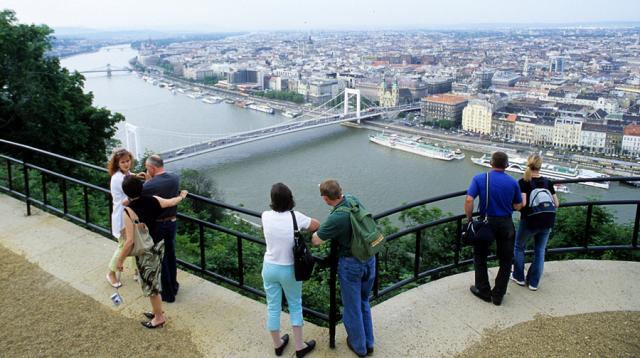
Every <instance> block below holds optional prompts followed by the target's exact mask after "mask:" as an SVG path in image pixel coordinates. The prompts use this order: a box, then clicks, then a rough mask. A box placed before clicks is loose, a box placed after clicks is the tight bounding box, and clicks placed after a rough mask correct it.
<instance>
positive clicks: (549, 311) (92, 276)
mask: <svg viewBox="0 0 640 358" xmlns="http://www.w3.org/2000/svg"><path fill="white" fill-rule="evenodd" d="M0 244H1V245H3V246H5V247H7V248H9V249H10V250H12V251H14V252H16V253H19V254H22V255H24V257H25V258H26V259H27V260H29V261H31V262H34V263H36V264H37V265H39V266H40V267H41V268H42V269H43V270H45V271H47V272H49V273H50V274H52V275H53V276H56V277H57V278H59V279H61V280H62V281H65V282H67V283H68V284H69V285H71V286H72V287H74V288H76V289H77V290H79V291H81V292H82V293H84V294H86V295H88V296H91V297H92V298H93V299H95V300H96V301H98V302H100V303H102V304H104V305H105V306H107V307H110V308H112V309H114V310H117V311H119V313H120V314H122V315H124V316H126V317H130V318H132V319H136V320H140V319H141V318H142V317H141V315H140V313H141V312H142V311H145V310H148V308H149V300H148V299H146V298H144V297H142V294H141V291H140V288H139V286H138V285H137V284H135V283H134V282H133V281H132V280H131V279H130V275H128V277H127V279H126V280H124V282H125V285H124V286H123V287H122V288H121V289H120V293H121V294H122V295H123V297H124V299H125V304H123V305H121V306H120V307H114V306H113V305H112V303H111V301H110V299H109V296H110V295H111V294H112V293H113V289H112V288H111V287H110V286H108V285H107V283H106V282H105V279H104V275H105V270H106V265H107V262H108V261H109V259H110V257H111V255H112V253H113V250H114V249H115V245H116V244H115V243H114V242H112V241H109V240H107V239H105V238H104V237H102V236H100V235H98V234H95V233H93V232H90V231H87V230H85V229H83V228H81V227H79V226H76V225H74V224H72V223H70V222H67V221H65V220H63V219H60V218H58V217H56V216H53V215H50V214H47V213H44V212H42V211H40V210H37V209H35V208H34V209H33V215H32V216H26V206H25V204H24V203H23V202H21V201H18V200H15V199H13V198H10V197H8V196H6V195H0ZM495 273H496V270H495V269H492V270H491V275H492V276H493V275H495ZM178 275H179V277H180V282H181V285H180V288H181V289H180V294H179V295H178V296H177V300H176V302H175V303H173V304H165V306H164V308H165V310H166V312H167V314H168V320H169V321H168V322H169V323H168V324H169V325H174V327H176V328H177V329H184V330H189V331H191V333H192V337H193V340H194V343H195V344H196V345H197V346H198V348H199V349H200V350H201V351H202V352H203V353H204V354H205V355H206V356H215V357H260V356H262V357H264V356H270V355H272V354H273V353H272V352H273V351H272V348H271V341H270V338H269V335H268V334H267V332H266V330H265V311H266V310H265V306H264V304H262V303H260V302H256V301H253V300H251V299H249V298H246V297H244V296H242V295H240V294H237V293H235V292H233V291H230V290H228V289H226V288H223V287H220V286H218V285H216V284H213V283H211V282H208V281H205V280H203V279H200V278H198V277H196V276H193V275H191V274H189V273H187V272H184V271H181V272H180V273H179V274H178ZM639 275H640V263H639V262H615V261H590V260H576V261H564V262H550V263H548V264H547V265H546V267H545V277H544V282H543V283H542V285H541V288H540V290H538V291H537V292H530V291H529V290H528V289H526V288H522V287H518V286H516V285H510V287H509V291H508V293H507V295H506V297H505V299H504V302H503V305H502V306H500V307H496V306H494V305H492V304H487V303H484V302H481V301H479V300H478V299H477V298H475V297H473V296H472V295H471V294H470V293H469V285H470V283H471V282H472V281H473V273H472V272H468V273H463V274H459V275H455V276H450V277H446V278H443V279H440V280H438V281H435V282H432V283H429V284H425V285H422V286H420V287H418V288H415V289H412V290H410V291H407V292H405V293H402V294H400V295H398V296H396V297H394V298H392V299H390V300H388V301H386V302H383V303H381V304H379V305H377V306H375V307H374V308H373V319H374V325H375V332H376V339H377V342H376V347H375V349H376V351H375V354H374V356H377V357H396V356H449V355H452V354H455V353H456V352H460V351H462V350H463V349H464V348H465V347H467V346H468V345H470V344H471V343H473V342H475V341H477V340H479V339H480V337H481V333H482V332H483V331H484V330H485V329H488V328H498V329H501V328H506V327H510V326H512V325H514V324H517V323H520V322H523V321H529V320H532V319H533V318H534V316H536V315H538V314H542V315H549V316H564V315H570V314H578V313H588V312H600V311H620V310H630V311H640V300H638V297H640V281H639V280H638V279H637V278H638V277H639ZM4 289H7V288H6V287H5V288H4ZM282 325H283V326H282V327H283V332H289V333H291V332H290V328H289V324H288V316H287V315H284V316H283V318H282ZM140 329H144V328H142V327H140ZM337 331H338V334H337V347H336V349H335V350H332V349H330V348H329V344H328V340H329V333H328V329H326V328H322V327H318V326H316V325H314V324H311V323H306V324H305V337H306V338H307V339H311V338H313V339H316V340H317V341H318V346H317V349H316V351H315V352H314V353H312V354H311V355H310V356H311V357H345V356H346V357H349V356H353V357H355V355H353V354H351V353H350V352H349V350H348V348H347V347H346V344H345V336H346V334H345V332H344V329H343V327H338V329H337ZM286 352H287V353H288V354H289V356H295V355H294V349H291V348H290V347H289V348H288V349H287V351H286Z"/></svg>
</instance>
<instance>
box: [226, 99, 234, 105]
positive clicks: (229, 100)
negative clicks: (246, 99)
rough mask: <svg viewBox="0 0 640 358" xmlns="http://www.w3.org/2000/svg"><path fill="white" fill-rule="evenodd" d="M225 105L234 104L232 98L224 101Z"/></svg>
mask: <svg viewBox="0 0 640 358" xmlns="http://www.w3.org/2000/svg"><path fill="white" fill-rule="evenodd" d="M224 102H225V103H229V104H233V100H232V99H230V98H227V99H225V100H224Z"/></svg>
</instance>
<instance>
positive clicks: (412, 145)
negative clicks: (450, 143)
mask: <svg viewBox="0 0 640 358" xmlns="http://www.w3.org/2000/svg"><path fill="white" fill-rule="evenodd" d="M369 140H370V141H371V142H373V143H376V144H380V145H383V146H385V147H389V148H394V149H399V150H402V151H405V152H409V153H413V154H418V155H421V156H423V157H428V158H434V159H440V160H447V161H449V160H454V159H464V153H462V151H460V150H456V151H454V150H451V149H448V148H445V147H440V146H436V145H434V144H430V143H423V142H421V141H419V140H414V139H412V138H407V137H402V136H398V135H396V134H391V135H387V134H384V133H379V134H376V135H370V136H369Z"/></svg>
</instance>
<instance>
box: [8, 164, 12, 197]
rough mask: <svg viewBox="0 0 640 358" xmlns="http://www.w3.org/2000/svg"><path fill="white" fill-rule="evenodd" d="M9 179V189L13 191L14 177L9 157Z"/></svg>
mask: <svg viewBox="0 0 640 358" xmlns="http://www.w3.org/2000/svg"><path fill="white" fill-rule="evenodd" d="M7 179H8V181H9V182H8V184H9V191H13V178H12V175H11V161H10V160H9V159H7Z"/></svg>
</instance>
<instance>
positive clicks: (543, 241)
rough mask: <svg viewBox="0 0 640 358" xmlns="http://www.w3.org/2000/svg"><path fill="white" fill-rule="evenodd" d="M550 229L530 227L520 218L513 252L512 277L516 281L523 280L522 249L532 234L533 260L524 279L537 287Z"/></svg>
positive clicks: (542, 268)
mask: <svg viewBox="0 0 640 358" xmlns="http://www.w3.org/2000/svg"><path fill="white" fill-rule="evenodd" d="M549 234H551V229H550V228H549V229H531V228H528V227H527V222H526V219H525V220H520V226H519V227H518V232H517V233H516V243H515V247H514V250H513V251H514V252H513V277H514V278H515V279H516V280H518V281H525V277H524V250H525V247H526V245H527V240H529V238H530V237H532V236H533V239H534V248H533V261H532V262H531V266H529V271H527V277H526V281H527V282H529V285H531V286H533V287H538V285H539V284H540V278H541V277H542V271H543V270H544V253H545V249H546V248H547V241H549Z"/></svg>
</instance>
